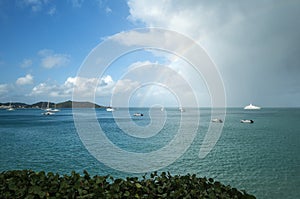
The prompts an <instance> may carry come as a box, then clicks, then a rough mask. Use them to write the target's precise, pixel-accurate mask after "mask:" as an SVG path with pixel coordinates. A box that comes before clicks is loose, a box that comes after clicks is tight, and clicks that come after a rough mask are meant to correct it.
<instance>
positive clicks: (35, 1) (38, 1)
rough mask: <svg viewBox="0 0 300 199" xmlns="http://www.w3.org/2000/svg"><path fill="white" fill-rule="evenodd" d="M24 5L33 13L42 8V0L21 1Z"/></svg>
mask: <svg viewBox="0 0 300 199" xmlns="http://www.w3.org/2000/svg"><path fill="white" fill-rule="evenodd" d="M23 2H24V4H25V5H27V6H29V7H31V10H32V11H33V12H38V11H40V10H41V9H42V6H43V4H44V1H43V0H24V1H23Z"/></svg>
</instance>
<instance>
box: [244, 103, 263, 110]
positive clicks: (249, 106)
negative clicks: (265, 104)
mask: <svg viewBox="0 0 300 199" xmlns="http://www.w3.org/2000/svg"><path fill="white" fill-rule="evenodd" d="M244 109H245V110H259V109H261V108H260V107H259V106H254V105H253V104H249V105H248V106H245V107H244Z"/></svg>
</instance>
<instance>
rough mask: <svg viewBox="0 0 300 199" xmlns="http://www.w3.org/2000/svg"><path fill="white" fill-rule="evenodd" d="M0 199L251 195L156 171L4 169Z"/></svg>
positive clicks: (247, 197)
mask: <svg viewBox="0 0 300 199" xmlns="http://www.w3.org/2000/svg"><path fill="white" fill-rule="evenodd" d="M0 198H27V199H31V198H32V199H34V198H245V199H252V198H255V197H254V196H252V195H249V194H247V193H246V192H245V191H242V192H241V191H238V190H237V189H235V188H231V187H230V186H225V185H223V184H221V183H220V182H215V181H214V180H213V179H211V178H209V179H207V178H198V177H196V175H190V174H187V175H185V176H179V175H175V176H171V175H170V173H165V172H162V173H161V174H160V175H158V174H157V172H154V173H151V174H150V176H147V175H145V176H142V178H140V179H139V178H137V177H127V178H126V179H114V178H113V177H111V176H97V175H96V176H93V177H91V176H90V175H89V174H88V172H86V171H84V175H83V176H81V175H80V174H78V173H76V172H74V171H73V172H72V173H71V175H63V176H61V175H59V174H54V173H52V172H49V173H45V172H44V171H41V172H34V171H32V170H22V171H20V170H14V171H5V172H2V173H1V175H0Z"/></svg>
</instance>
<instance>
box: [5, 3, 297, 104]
mask: <svg viewBox="0 0 300 199" xmlns="http://www.w3.org/2000/svg"><path fill="white" fill-rule="evenodd" d="M299 19H300V1H297V0H287V1H272V0H264V1H261V0H254V1H235V0H231V1H214V0H213V1H201V0H200V1H198V0H187V1H180V0H152V1H146V0H115V1H108V0H0V70H1V72H0V102H9V101H12V102H25V103H29V104H30V103H35V102H38V101H53V102H56V103H57V102H61V101H65V100H70V99H72V92H73V89H74V87H76V88H80V92H81V93H82V96H85V95H86V94H88V93H90V92H91V88H93V85H95V84H97V89H96V94H95V95H96V98H95V102H96V103H98V104H101V105H109V104H110V103H111V96H112V94H114V92H115V93H117V94H120V93H121V91H124V90H126V89H127V90H128V89H129V90H130V88H135V89H136V90H135V91H134V93H133V94H132V96H131V98H130V105H132V106H151V105H153V104H162V105H164V106H176V105H178V104H177V103H178V99H176V95H174V94H172V92H171V91H170V90H168V88H165V87H162V86H160V85H157V84H156V85H149V86H145V85H144V86H142V84H141V81H142V80H143V79H146V78H148V77H149V74H152V75H153V76H155V77H156V76H159V77H160V78H164V76H163V75H161V74H160V75H158V74H155V72H152V73H151V72H147V71H145V72H144V73H139V74H136V75H137V76H138V78H136V79H134V78H133V77H132V75H127V74H128V73H129V71H131V69H132V68H134V67H135V66H137V65H147V66H149V65H161V67H164V66H166V67H169V68H171V69H172V70H174V71H176V72H177V73H178V74H179V75H180V76H181V77H183V78H184V79H186V80H187V81H188V83H189V84H190V85H191V87H192V88H193V92H194V94H195V95H196V96H197V99H198V101H199V103H198V104H199V105H200V106H210V103H211V102H210V97H211V96H210V93H209V89H208V88H207V82H205V77H202V78H199V75H195V73H194V72H193V71H192V70H190V69H188V66H187V65H188V64H187V63H186V62H185V61H184V60H182V59H180V58H178V57H176V56H175V55H172V54H170V53H166V52H158V51H157V50H149V49H148V50H141V51H137V52H131V53H128V54H126V55H123V56H121V57H120V58H118V59H117V60H116V61H115V62H114V63H112V64H111V66H110V67H109V68H108V69H107V70H106V71H105V73H104V74H103V75H102V76H99V77H97V78H84V77H80V76H78V71H79V70H80V67H81V66H82V65H83V63H84V62H85V60H86V59H87V57H88V55H89V54H90V52H91V51H92V50H93V49H94V48H95V47H97V46H98V45H99V44H101V43H102V42H104V41H106V40H107V39H109V38H111V37H112V36H113V35H116V34H119V33H124V32H126V31H132V30H135V29H136V28H147V27H159V28H163V29H167V30H172V31H176V32H178V33H180V34H183V35H185V36H187V37H188V38H190V39H192V40H193V41H195V42H196V43H197V44H198V45H200V46H201V47H202V48H203V49H205V51H206V53H207V55H208V56H209V57H210V59H211V60H212V61H213V63H214V64H215V65H216V67H217V69H218V71H219V74H220V76H221V78H222V81H223V84H224V89H225V94H226V103H227V106H229V107H242V106H245V105H247V104H249V103H253V104H255V105H258V106H262V107H300V78H299V75H300V56H299V55H300V20H299ZM127 39H128V38H127ZM154 68H155V70H157V68H156V67H154ZM164 69H166V68H164ZM147 70H148V69H147ZM153 70H154V69H153ZM158 71H164V70H158ZM163 74H164V73H163ZM166 74H168V73H166ZM172 74H173V73H172ZM166 78H167V77H166ZM154 79H155V78H154ZM155 80H156V79H155ZM175 81H176V78H174V82H175ZM137 88H138V89H137ZM83 100H84V98H83Z"/></svg>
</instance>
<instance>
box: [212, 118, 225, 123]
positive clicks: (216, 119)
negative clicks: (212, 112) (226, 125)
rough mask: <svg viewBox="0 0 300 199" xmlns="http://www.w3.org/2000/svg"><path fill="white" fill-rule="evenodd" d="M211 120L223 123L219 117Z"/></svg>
mask: <svg viewBox="0 0 300 199" xmlns="http://www.w3.org/2000/svg"><path fill="white" fill-rule="evenodd" d="M211 121H212V122H215V123H223V120H221V119H219V118H214V119H212V120H211Z"/></svg>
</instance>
